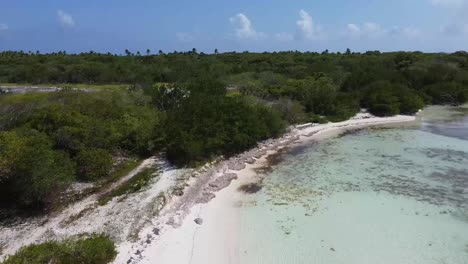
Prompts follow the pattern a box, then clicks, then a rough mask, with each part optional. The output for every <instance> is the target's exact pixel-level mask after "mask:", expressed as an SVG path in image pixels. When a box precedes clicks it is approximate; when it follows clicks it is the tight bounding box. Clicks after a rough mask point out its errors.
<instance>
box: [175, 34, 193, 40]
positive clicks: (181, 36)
mask: <svg viewBox="0 0 468 264" xmlns="http://www.w3.org/2000/svg"><path fill="white" fill-rule="evenodd" d="M176 36H177V39H178V40H179V41H181V42H191V41H192V40H193V36H192V35H191V34H189V33H185V32H179V33H177V34H176Z"/></svg>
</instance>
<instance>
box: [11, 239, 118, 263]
mask: <svg viewBox="0 0 468 264" xmlns="http://www.w3.org/2000/svg"><path fill="white" fill-rule="evenodd" d="M116 255H117V251H116V250H115V245H114V242H112V240H111V239H110V238H109V237H108V236H106V235H98V234H93V235H91V236H89V237H86V238H83V237H76V238H71V239H67V240H64V241H61V242H57V241H49V242H45V243H42V244H37V245H30V246H26V247H23V248H21V249H20V250H18V251H17V252H16V253H15V254H14V255H12V256H8V257H7V258H6V259H5V261H3V262H2V264H20V263H21V264H22V263H27V264H36V263H37V264H44V263H54V264H83V263H87V264H103V263H109V262H111V261H112V260H114V258H115V256H116Z"/></svg>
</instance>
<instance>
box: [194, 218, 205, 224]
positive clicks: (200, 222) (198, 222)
mask: <svg viewBox="0 0 468 264" xmlns="http://www.w3.org/2000/svg"><path fill="white" fill-rule="evenodd" d="M193 221H194V222H195V224H197V225H202V224H203V219H201V218H195V220H193Z"/></svg>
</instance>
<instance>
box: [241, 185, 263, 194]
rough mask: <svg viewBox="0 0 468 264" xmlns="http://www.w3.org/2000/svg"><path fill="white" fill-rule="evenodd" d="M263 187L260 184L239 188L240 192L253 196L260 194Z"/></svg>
mask: <svg viewBox="0 0 468 264" xmlns="http://www.w3.org/2000/svg"><path fill="white" fill-rule="evenodd" d="M262 188H263V186H262V185H261V184H259V183H249V184H244V185H242V186H240V187H239V189H238V190H239V191H241V192H244V193H248V194H253V193H257V192H259V191H260V190H261V189H262Z"/></svg>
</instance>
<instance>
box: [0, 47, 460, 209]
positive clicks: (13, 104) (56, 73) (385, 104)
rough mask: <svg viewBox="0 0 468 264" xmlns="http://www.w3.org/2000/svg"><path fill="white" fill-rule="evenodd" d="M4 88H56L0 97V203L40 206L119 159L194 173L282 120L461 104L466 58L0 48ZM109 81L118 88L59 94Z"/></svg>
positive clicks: (275, 131) (273, 133)
mask: <svg viewBox="0 0 468 264" xmlns="http://www.w3.org/2000/svg"><path fill="white" fill-rule="evenodd" d="M11 84H31V85H41V84H42V85H51V86H60V87H65V89H63V90H62V91H59V92H52V93H26V94H10V93H8V89H4V90H2V91H0V208H10V209H11V208H39V209H40V210H47V209H48V208H51V207H53V205H54V203H55V202H56V200H57V193H60V192H63V191H64V190H66V189H67V188H68V187H69V186H70V185H71V184H72V183H74V182H98V181H102V180H105V179H107V178H108V177H109V175H110V173H111V172H112V171H113V169H114V168H115V166H116V164H118V163H119V161H120V160H122V158H126V157H147V156H149V155H152V154H154V153H165V154H166V156H167V158H168V159H169V160H170V161H171V162H172V163H173V164H174V165H177V166H196V165H197V164H200V163H202V162H204V161H207V160H210V159H213V158H216V157H219V156H221V155H224V156H231V155H235V154H236V153H239V152H242V151H244V150H246V149H249V148H251V147H253V146H255V145H256V143H257V142H258V141H261V140H264V139H268V138H271V137H277V136H279V135H281V134H282V133H283V132H284V131H285V129H286V128H287V126H288V125H293V124H298V123H307V122H328V121H340V120H345V119H348V118H350V117H352V116H353V115H355V114H356V113H357V112H358V111H359V110H360V109H361V108H367V109H369V111H370V112H371V113H373V114H375V115H378V116H390V115H396V114H414V113H415V112H417V111H418V110H420V109H422V108H423V107H424V106H425V105H429V104H449V105H457V104H461V103H464V102H466V101H467V100H468V54H467V53H465V52H456V53H452V54H445V53H434V54H427V53H421V52H392V53H381V52H379V51H370V52H366V53H355V52H351V51H350V50H347V51H345V52H344V53H330V52H328V51H324V52H322V53H315V52H305V53H301V52H296V51H291V52H275V53H250V52H243V53H236V52H229V53H218V52H217V51H215V53H214V54H204V53H199V52H197V51H196V50H195V49H193V50H192V51H189V52H172V53H164V52H162V51H159V52H158V53H157V54H152V53H151V51H150V50H147V51H146V53H145V54H141V53H140V52H137V53H136V54H134V53H132V52H130V51H128V50H126V51H125V54H124V55H115V54H110V53H107V54H101V53H96V52H87V53H81V54H66V53H65V52H57V53H51V54H40V53H39V52H36V53H33V52H13V51H5V52H1V53H0V86H8V85H11ZM108 84H119V85H123V84H124V85H128V88H127V89H124V88H115V89H112V88H109V89H96V90H94V91H78V90H73V89H70V88H69V87H74V86H78V85H80V86H86V85H90V86H92V85H108ZM0 211H1V210H0Z"/></svg>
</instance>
